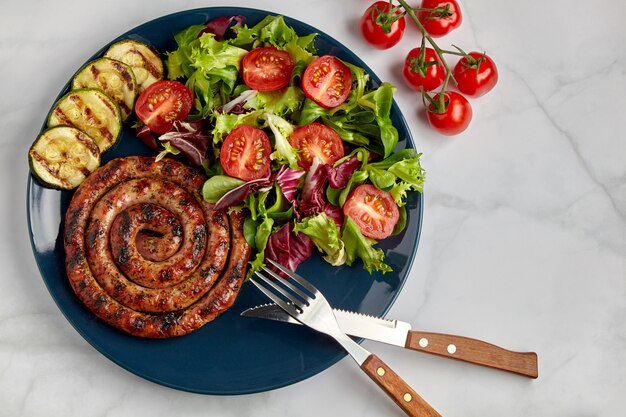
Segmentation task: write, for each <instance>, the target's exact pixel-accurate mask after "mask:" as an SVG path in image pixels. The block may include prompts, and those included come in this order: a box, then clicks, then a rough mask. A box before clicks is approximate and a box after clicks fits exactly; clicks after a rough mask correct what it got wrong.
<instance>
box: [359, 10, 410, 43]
mask: <svg viewBox="0 0 626 417" xmlns="http://www.w3.org/2000/svg"><path fill="white" fill-rule="evenodd" d="M405 26H406V22H405V21H404V15H403V14H402V12H401V11H400V8H399V7H395V6H392V5H391V4H390V3H389V2H388V1H377V2H376V3H374V4H372V5H371V6H370V7H369V8H368V9H367V10H366V11H365V13H363V17H361V33H362V34H363V37H364V38H365V40H366V41H367V42H368V43H369V44H370V45H372V46H373V47H375V48H378V49H387V48H391V47H392V46H394V45H395V44H397V43H398V42H400V39H402V35H403V34H404V27H405Z"/></svg>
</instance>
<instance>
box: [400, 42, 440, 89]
mask: <svg viewBox="0 0 626 417" xmlns="http://www.w3.org/2000/svg"><path fill="white" fill-rule="evenodd" d="M422 52H423V53H422ZM402 75H403V76H404V80H405V81H406V83H407V85H408V86H409V87H410V88H412V89H413V90H416V91H422V89H423V90H424V91H431V90H434V89H435V88H437V87H439V86H440V85H441V84H443V80H444V78H445V76H446V70H445V69H444V67H443V65H442V64H441V60H440V59H439V57H438V56H437V53H436V52H435V50H434V49H432V48H424V50H423V51H422V48H413V49H411V50H410V51H409V53H408V55H407V56H406V59H405V60H404V67H403V68H402Z"/></svg>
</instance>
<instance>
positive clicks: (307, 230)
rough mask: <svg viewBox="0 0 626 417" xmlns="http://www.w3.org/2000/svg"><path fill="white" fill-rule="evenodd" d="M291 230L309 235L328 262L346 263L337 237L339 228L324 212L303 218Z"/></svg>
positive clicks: (341, 244)
mask: <svg viewBox="0 0 626 417" xmlns="http://www.w3.org/2000/svg"><path fill="white" fill-rule="evenodd" d="M293 231H294V233H296V234H297V233H304V234H305V235H307V236H308V237H310V238H311V240H312V241H313V243H314V244H315V246H316V247H317V249H318V250H319V251H320V252H321V253H323V254H324V259H325V260H326V262H328V263H329V264H331V265H333V266H339V265H343V264H344V263H346V259H347V255H346V248H345V245H344V243H343V240H341V238H340V237H339V229H338V228H337V225H336V224H335V222H334V220H332V219H330V218H329V217H328V216H327V215H326V213H324V212H321V213H318V214H316V215H314V216H310V217H306V218H304V219H303V220H302V221H300V222H297V223H296V224H295V225H294V227H293Z"/></svg>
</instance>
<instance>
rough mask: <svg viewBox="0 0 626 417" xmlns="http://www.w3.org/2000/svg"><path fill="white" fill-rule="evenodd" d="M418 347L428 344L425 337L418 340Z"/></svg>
mask: <svg viewBox="0 0 626 417" xmlns="http://www.w3.org/2000/svg"><path fill="white" fill-rule="evenodd" d="M419 344H420V347H423V348H425V347H426V346H428V339H426V338H425V337H422V338H421V339H420V341H419Z"/></svg>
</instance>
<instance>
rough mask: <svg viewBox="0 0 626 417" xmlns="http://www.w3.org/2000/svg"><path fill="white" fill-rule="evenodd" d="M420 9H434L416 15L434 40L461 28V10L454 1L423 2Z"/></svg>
mask: <svg viewBox="0 0 626 417" xmlns="http://www.w3.org/2000/svg"><path fill="white" fill-rule="evenodd" d="M421 8H422V9H434V10H430V11H420V12H419V13H418V14H417V18H418V19H419V21H420V23H421V24H422V26H424V29H426V32H428V33H429V34H430V36H432V37H434V38H439V37H441V36H444V35H446V34H448V33H450V32H451V31H452V30H454V29H456V28H458V27H459V26H461V22H462V21H463V16H462V15H461V8H460V7H459V4H458V3H457V2H456V0H423V1H422V6H421Z"/></svg>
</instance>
